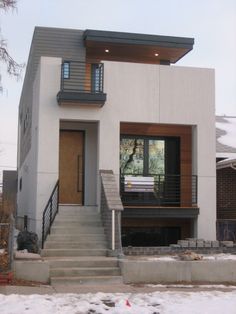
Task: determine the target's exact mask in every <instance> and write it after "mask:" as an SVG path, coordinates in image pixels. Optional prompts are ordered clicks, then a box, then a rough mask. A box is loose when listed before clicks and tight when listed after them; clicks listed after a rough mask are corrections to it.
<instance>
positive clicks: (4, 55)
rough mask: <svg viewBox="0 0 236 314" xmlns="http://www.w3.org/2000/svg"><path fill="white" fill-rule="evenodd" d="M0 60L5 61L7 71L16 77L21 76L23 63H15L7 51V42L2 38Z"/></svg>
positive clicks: (0, 41)
mask: <svg viewBox="0 0 236 314" xmlns="http://www.w3.org/2000/svg"><path fill="white" fill-rule="evenodd" d="M0 60H1V61H3V62H5V63H6V66H7V72H8V73H9V74H10V75H13V76H15V77H16V78H17V79H19V77H20V76H21V72H22V69H23V68H24V64H20V63H17V62H16V61H15V60H14V59H13V58H12V57H11V56H10V55H9V53H8V51H7V44H6V41H5V40H4V39H2V40H0Z"/></svg>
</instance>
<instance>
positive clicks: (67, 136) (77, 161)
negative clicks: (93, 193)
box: [59, 130, 84, 204]
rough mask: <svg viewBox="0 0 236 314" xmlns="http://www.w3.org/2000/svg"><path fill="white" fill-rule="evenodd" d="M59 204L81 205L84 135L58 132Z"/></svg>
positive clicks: (74, 132) (78, 132) (77, 132)
mask: <svg viewBox="0 0 236 314" xmlns="http://www.w3.org/2000/svg"><path fill="white" fill-rule="evenodd" d="M59 145H60V146H59V202H60V203H62V204H83V192H84V191H83V190H84V182H83V181H84V180H83V177H84V160H83V159H84V133H83V132H81V131H63V130H61V131H60V143H59Z"/></svg>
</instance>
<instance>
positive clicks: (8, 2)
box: [0, 0, 17, 11]
mask: <svg viewBox="0 0 236 314" xmlns="http://www.w3.org/2000/svg"><path fill="white" fill-rule="evenodd" d="M16 4H17V0H0V9H3V10H5V11H7V10H9V9H16Z"/></svg>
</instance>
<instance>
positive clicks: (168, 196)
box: [120, 174, 197, 206]
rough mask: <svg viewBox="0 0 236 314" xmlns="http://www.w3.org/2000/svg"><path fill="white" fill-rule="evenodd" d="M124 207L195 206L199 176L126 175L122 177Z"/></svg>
mask: <svg viewBox="0 0 236 314" xmlns="http://www.w3.org/2000/svg"><path fill="white" fill-rule="evenodd" d="M120 193H121V199H122V202H123V204H124V205H154V206H193V205H196V204H197V176H195V175H192V176H181V175H164V174H159V175H158V174H149V175H148V176H142V175H137V174H125V175H121V177H120Z"/></svg>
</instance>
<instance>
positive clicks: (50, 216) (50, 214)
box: [48, 198, 52, 234]
mask: <svg viewBox="0 0 236 314" xmlns="http://www.w3.org/2000/svg"><path fill="white" fill-rule="evenodd" d="M49 222H50V224H49V226H50V227H49V230H48V233H49V234H50V232H51V225H52V198H51V200H50V212H49Z"/></svg>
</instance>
